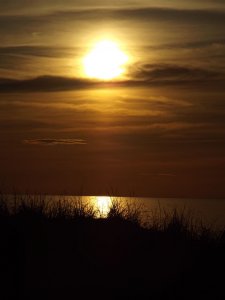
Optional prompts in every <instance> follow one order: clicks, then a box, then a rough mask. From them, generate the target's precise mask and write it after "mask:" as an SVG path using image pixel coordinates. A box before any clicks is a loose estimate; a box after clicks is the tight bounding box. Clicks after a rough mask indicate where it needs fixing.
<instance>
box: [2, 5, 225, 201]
mask: <svg viewBox="0 0 225 300" xmlns="http://www.w3.org/2000/svg"><path fill="white" fill-rule="evenodd" d="M224 20H225V3H224V1H217V0H216V1H209V0H204V1H200V0H198V1H188V2H187V1H157V4H156V2H155V1H144V0H143V1H113V4H112V1H88V0H86V1H84V0H83V1H76V2H75V1H68V0H67V1H63V2H62V1H49V0H47V1H25V0H18V1H16V3H15V1H12V0H11V1H1V2H0V36H1V46H0V134H1V140H0V165H1V170H0V182H2V184H4V183H6V184H7V185H11V186H14V187H17V188H18V189H21V190H23V191H24V190H29V189H30V190H31V191H36V192H48V193H59V192H63V191H67V192H68V193H79V191H81V189H82V190H83V193H86V194H95V195H97V194H106V193H107V192H108V191H109V189H110V188H112V187H113V188H114V189H116V190H117V191H118V193H120V194H122V195H127V194H129V193H133V192H134V193H136V194H137V195H149V196H163V197H224V196H225V188H224V180H225V171H224V170H225V168H224V167H225V121H224V120H225V100H224V99H225V87H224V79H225V76H224V74H225V39H224V36H225V22H224ZM104 40H108V41H113V42H115V43H116V45H118V47H119V48H120V49H121V51H123V53H125V54H126V55H127V56H128V58H129V59H128V62H127V64H126V66H125V70H124V72H123V73H122V74H121V76H119V77H118V78H115V79H114V80H112V81H104V80H103V81H102V80H100V81H99V80H97V81H96V79H93V78H89V77H88V76H87V74H85V71H84V65H83V61H84V57H85V56H86V55H88V53H90V52H91V51H92V50H93V49H94V47H96V44H97V43H99V42H101V41H104ZM107 59H108V58H107Z"/></svg>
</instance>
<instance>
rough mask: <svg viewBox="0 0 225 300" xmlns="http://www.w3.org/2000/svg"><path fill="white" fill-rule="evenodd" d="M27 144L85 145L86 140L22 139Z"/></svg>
mask: <svg viewBox="0 0 225 300" xmlns="http://www.w3.org/2000/svg"><path fill="white" fill-rule="evenodd" d="M23 142H24V143H25V144H29V145H43V146H56V145H86V144H87V142H86V141H85V140H83V139H27V140H24V141H23Z"/></svg>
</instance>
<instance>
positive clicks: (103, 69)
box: [83, 40, 128, 80]
mask: <svg viewBox="0 0 225 300" xmlns="http://www.w3.org/2000/svg"><path fill="white" fill-rule="evenodd" d="M127 61H128V56H127V55H126V54H125V53H124V52H123V51H122V50H121V49H120V47H119V45H118V44H117V43H115V42H113V41H109V40H103V41H101V42H98V43H97V44H96V45H95V46H94V48H93V49H92V50H91V52H90V53H88V54H87V55H86V56H85V57H84V60H83V64H84V71H85V74H86V76H87V77H89V78H96V79H100V80H112V79H115V78H117V77H120V76H121V75H122V74H123V73H124V72H125V65H126V63H127Z"/></svg>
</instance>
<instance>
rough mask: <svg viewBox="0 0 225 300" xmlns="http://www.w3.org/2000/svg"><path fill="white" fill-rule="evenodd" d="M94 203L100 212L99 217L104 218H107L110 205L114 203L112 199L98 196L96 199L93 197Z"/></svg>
mask: <svg viewBox="0 0 225 300" xmlns="http://www.w3.org/2000/svg"><path fill="white" fill-rule="evenodd" d="M92 201H93V202H94V204H95V207H96V208H97V210H98V211H99V215H100V216H102V217H106V216H107V214H108V212H109V209H110V205H111V203H112V199H111V197H108V196H96V197H93V199H92Z"/></svg>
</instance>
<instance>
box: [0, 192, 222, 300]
mask: <svg viewBox="0 0 225 300" xmlns="http://www.w3.org/2000/svg"><path fill="white" fill-rule="evenodd" d="M139 213H140V212H139V211H138V209H137V208H135V207H130V206H127V207H124V206H122V205H121V204H120V203H119V202H118V201H114V202H112V204H111V207H110V210H109V212H108V215H107V216H106V217H105V218H103V217H97V215H96V214H97V212H96V210H95V209H94V208H93V207H91V206H89V205H86V204H83V203H82V202H81V201H77V202H75V203H74V204H73V205H69V203H66V202H65V201H63V200H59V201H57V202H55V203H53V204H51V205H48V204H47V203H46V201H45V200H43V199H42V198H40V200H39V201H37V200H35V201H34V199H32V197H26V199H25V198H24V197H20V196H16V197H15V199H14V203H13V204H11V205H9V203H7V199H6V197H5V196H2V197H1V201H0V232H1V247H0V257H1V268H0V272H1V275H0V276H1V278H0V279H1V280H0V282H1V289H0V297H1V299H225V289H224V285H223V284H224V278H225V231H224V232H220V233H218V232H217V233H213V231H211V230H210V229H209V228H207V227H205V226H204V225H198V226H197V225H194V222H193V220H191V219H190V218H188V217H187V216H186V215H185V214H178V213H177V212H176V210H175V211H174V212H173V213H172V214H171V215H166V213H164V214H163V216H162V218H161V219H160V220H159V219H157V218H154V216H153V217H152V219H151V220H149V222H148V223H146V224H142V223H141V221H140V214H139Z"/></svg>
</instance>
